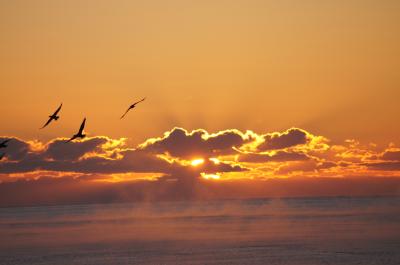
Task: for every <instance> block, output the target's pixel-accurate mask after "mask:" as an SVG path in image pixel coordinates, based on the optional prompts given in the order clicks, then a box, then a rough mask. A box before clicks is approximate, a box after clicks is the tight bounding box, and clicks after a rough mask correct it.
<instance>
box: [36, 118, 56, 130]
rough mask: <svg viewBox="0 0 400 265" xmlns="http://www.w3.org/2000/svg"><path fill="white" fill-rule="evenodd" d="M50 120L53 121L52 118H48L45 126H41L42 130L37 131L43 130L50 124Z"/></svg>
mask: <svg viewBox="0 0 400 265" xmlns="http://www.w3.org/2000/svg"><path fill="white" fill-rule="evenodd" d="M52 120H53V118H50V119H49V120H48V121H47V122H46V124H45V125H43V127H42V128H39V129H43V128H44V127H46V126H47V125H49V123H50V122H51V121H52Z"/></svg>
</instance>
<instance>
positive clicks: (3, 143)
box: [0, 139, 11, 148]
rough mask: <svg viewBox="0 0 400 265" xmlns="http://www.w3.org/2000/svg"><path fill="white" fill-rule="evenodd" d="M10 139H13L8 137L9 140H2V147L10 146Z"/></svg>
mask: <svg viewBox="0 0 400 265" xmlns="http://www.w3.org/2000/svg"><path fill="white" fill-rule="evenodd" d="M9 141H11V139H7V140H4V141H3V142H1V143H0V148H6V147H7V146H8V145H7V143H8V142H9Z"/></svg>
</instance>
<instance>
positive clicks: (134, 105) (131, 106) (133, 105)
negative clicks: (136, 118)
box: [120, 98, 146, 119]
mask: <svg viewBox="0 0 400 265" xmlns="http://www.w3.org/2000/svg"><path fill="white" fill-rule="evenodd" d="M145 99H146V98H143V99H141V100H139V101H137V102H135V103H133V104H132V105H130V106H129V108H128V109H127V110H126V111H125V113H124V115H122V116H121V118H120V119H122V118H123V117H125V115H126V114H127V113H128V111H130V110H131V109H133V108H134V107H136V105H137V104H139V103H140V102H142V101H144V100H145Z"/></svg>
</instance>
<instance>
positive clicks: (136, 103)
mask: <svg viewBox="0 0 400 265" xmlns="http://www.w3.org/2000/svg"><path fill="white" fill-rule="evenodd" d="M145 99H146V98H145V97H144V98H142V99H141V100H139V101H137V102H135V103H133V104H132V106H135V105H136V104H139V103H140V102H142V101H144V100H145Z"/></svg>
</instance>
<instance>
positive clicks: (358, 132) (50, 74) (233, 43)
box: [0, 0, 400, 144]
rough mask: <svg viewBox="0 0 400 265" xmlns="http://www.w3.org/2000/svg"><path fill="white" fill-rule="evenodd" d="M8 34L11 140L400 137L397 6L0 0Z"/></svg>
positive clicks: (0, 82) (0, 50) (5, 73)
mask: <svg viewBox="0 0 400 265" xmlns="http://www.w3.org/2000/svg"><path fill="white" fill-rule="evenodd" d="M0 29H1V32H2V34H1V35H0V58H1V63H0V67H1V69H0V87H1V91H2V102H1V105H0V112H1V113H2V122H1V134H2V135H9V136H10V135H13V136H19V137H23V138H25V139H41V140H49V139H51V138H54V137H56V136H65V137H66V136H69V135H70V134H72V133H73V132H74V131H75V130H76V129H77V127H78V126H79V123H80V121H81V119H82V118H83V116H86V117H87V118H88V124H87V131H88V132H89V133H91V135H107V136H110V137H129V139H130V141H133V142H135V143H139V142H142V141H143V140H145V139H146V138H148V137H154V136H158V135H159V134H160V133H162V132H164V131H166V130H170V129H171V128H172V127H174V126H181V127H184V128H187V129H197V128H204V129H207V130H209V131H218V130H222V129H227V128H237V129H241V130H246V129H251V130H254V131H256V132H259V133H265V132H269V131H272V130H286V129H287V128H289V127H291V126H297V127H301V128H304V129H307V130H309V131H311V132H313V133H316V134H323V135H326V136H328V137H329V138H330V139H333V140H344V139H348V138H355V139H358V140H361V141H365V142H370V141H371V142H378V143H384V144H387V143H389V142H397V143H398V142H399V136H398V132H399V129H400V124H399V123H398V122H397V121H398V116H399V114H400V107H399V106H400V105H399V104H398V100H399V98H400V89H399V85H400V75H399V73H398V70H399V69H400V50H399V48H398V47H400V2H399V1H389V0H388V1H381V0H379V1H378V0H376V1H369V0H362V1H361V0H360V1H355V0H347V1H319V0H315V1H311V0H310V1H307V0H306V1H254V0H253V1H249V0H246V1H233V0H229V1H183V0H182V1H148V0H146V1H1V2H0ZM144 96H147V97H148V101H147V102H146V104H143V105H141V106H140V108H137V109H136V111H135V113H130V115H129V117H128V118H127V119H126V120H123V121H120V120H119V119H118V118H119V116H120V115H121V114H122V113H123V111H124V110H125V109H126V107H127V106H128V105H129V104H130V103H131V102H132V101H135V100H137V99H139V98H141V97H144ZM61 102H63V103H64V108H63V110H62V112H61V114H62V115H61V116H62V117H61V119H60V122H59V123H58V124H57V126H53V127H51V128H49V129H48V130H46V131H38V130H37V128H38V127H40V126H41V125H42V124H43V123H44V122H45V119H46V117H47V115H49V114H51V112H52V111H53V110H54V109H55V108H56V107H57V106H58V105H59V104H60V103H61Z"/></svg>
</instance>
